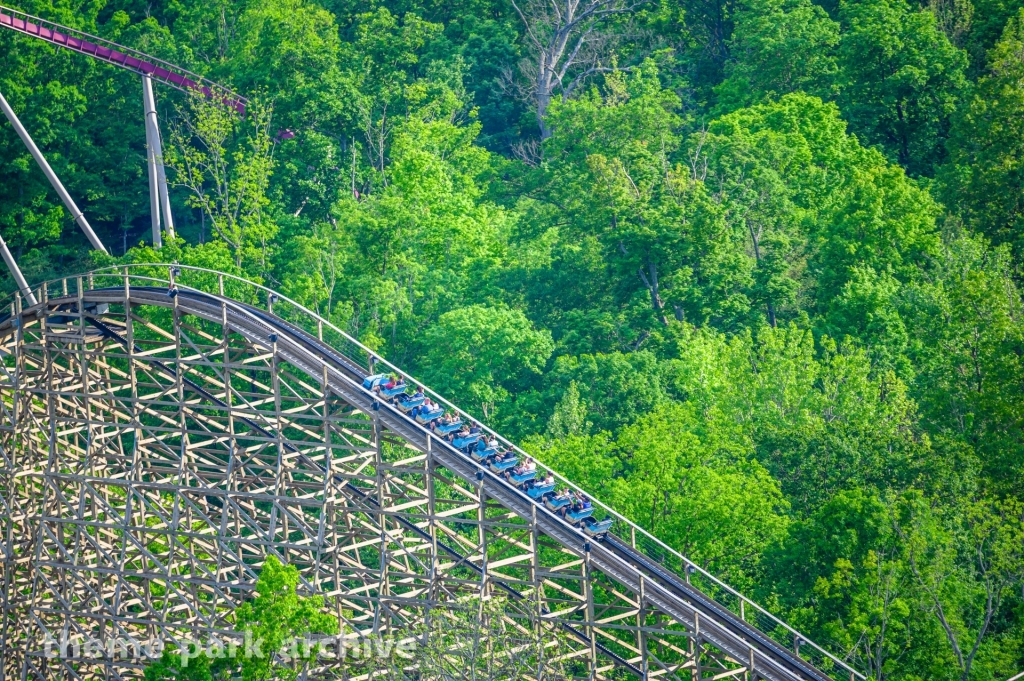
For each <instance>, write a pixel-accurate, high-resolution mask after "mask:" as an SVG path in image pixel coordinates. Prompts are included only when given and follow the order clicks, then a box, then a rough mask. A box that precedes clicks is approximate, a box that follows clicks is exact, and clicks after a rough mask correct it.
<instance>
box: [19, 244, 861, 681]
mask: <svg viewBox="0 0 1024 681" xmlns="http://www.w3.org/2000/svg"><path fill="white" fill-rule="evenodd" d="M143 268H151V269H152V268H157V269H160V268H164V269H167V270H168V272H169V275H168V278H167V279H158V278H156V277H154V276H151V275H149V274H139V275H132V274H130V272H129V270H130V269H143ZM175 270H177V271H179V272H180V271H181V270H189V271H193V272H200V273H203V274H208V275H213V276H215V277H217V280H218V282H219V286H220V288H221V290H223V282H224V279H230V280H233V281H235V282H238V283H240V284H243V285H245V286H249V287H252V288H254V289H256V290H258V291H262V292H263V293H265V294H266V295H267V296H268V300H272V301H274V302H273V303H271V305H273V304H277V303H278V302H283V303H286V304H288V305H291V306H293V307H294V308H296V309H297V310H299V311H300V312H302V313H303V314H304V315H307V316H308V317H310V318H312V321H314V322H316V324H317V326H318V327H319V326H320V325H326V326H327V327H329V328H330V329H332V330H333V331H334V332H336V333H338V334H340V335H341V336H342V337H343V338H344V339H345V340H346V342H348V343H351V344H352V345H354V346H355V347H356V348H358V349H360V350H362V351H363V352H365V353H366V355H367V357H368V358H369V357H372V358H373V359H374V363H375V364H384V365H385V366H387V367H389V368H391V369H392V370H394V371H395V372H396V373H399V374H401V375H402V376H404V377H405V378H406V379H407V381H408V382H410V383H414V384H416V385H417V386H420V387H422V388H423V389H424V390H425V391H426V392H429V393H430V394H431V395H432V396H433V397H435V398H436V399H437V400H438V401H439V402H441V403H443V404H445V405H446V406H448V407H450V408H451V409H452V410H453V411H455V412H456V413H458V414H459V415H460V416H462V417H464V418H466V419H469V420H470V421H476V422H478V423H479V422H480V419H479V418H477V417H475V416H473V415H472V414H469V413H468V412H465V411H463V410H462V409H460V408H459V407H458V406H457V405H455V404H453V403H451V402H450V401H449V400H447V399H446V398H445V397H444V396H443V395H441V394H440V393H437V392H436V391H434V390H432V389H431V388H429V387H428V386H426V385H425V384H424V383H422V382H420V381H419V380H418V379H416V378H414V377H413V376H411V375H409V374H408V373H407V372H406V371H404V370H403V369H400V368H399V367H397V366H395V365H394V364H392V363H391V362H388V361H387V360H386V359H384V358H383V357H381V356H380V355H379V354H378V353H377V352H375V351H373V350H371V349H370V348H368V347H366V346H365V345H363V344H362V343H361V342H360V341H359V340H357V339H355V338H353V337H352V336H351V335H349V334H348V333H347V332H345V331H343V330H342V329H340V328H338V327H337V326H335V325H334V324H333V323H332V322H331V321H330V320H328V319H324V318H323V317H321V316H320V315H319V314H318V313H316V312H314V311H312V310H310V309H309V308H307V307H305V306H304V305H302V304H301V303H298V302H296V301H294V300H292V299H291V298H289V297H288V296H285V295H283V294H281V293H278V292H277V291H275V290H273V289H271V288H269V287H267V286H264V285H262V284H258V283H256V282H254V281H251V280H249V279H245V278H244V277H240V276H237V275H234V274H229V273H225V272H218V271H216V270H211V269H208V268H205V267H195V266H192V265H178V264H174V263H132V264H127V265H109V266H106V267H101V268H99V269H96V270H92V271H91V272H87V273H84V274H79V275H70V276H66V277H60V278H57V279H53V280H50V281H48V282H45V283H43V284H39V285H38V286H37V290H38V292H39V293H38V295H37V298H39V300H40V301H43V300H44V298H45V297H46V296H44V295H43V290H44V287H48V286H49V285H50V284H54V283H58V282H66V281H68V280H70V279H78V278H80V277H86V276H88V277H90V278H91V277H95V276H118V277H129V278H131V277H134V278H135V279H140V280H143V281H150V282H153V283H159V284H165V285H170V286H178V287H180V288H185V289H190V290H193V291H197V292H199V293H209V291H203V290H202V289H194V288H191V287H188V286H183V285H182V284H181V283H180V282H178V281H177V276H176V275H175V273H174V272H175ZM90 282H91V279H90ZM90 286H92V284H91V283H90ZM217 295H221V291H217ZM11 297H18V298H20V292H17V291H15V292H14V293H13V294H7V296H5V297H4V298H0V305H3V304H4V301H5V300H6V299H8V298H11ZM43 304H45V303H43ZM350 359H355V358H350ZM368 368H369V367H368ZM481 425H482V427H483V429H484V430H486V431H487V432H488V433H490V434H491V435H493V436H494V437H496V438H497V439H498V440H499V441H501V442H503V443H504V444H505V445H507V446H509V447H511V448H512V449H513V450H515V451H516V452H518V453H520V454H521V455H523V456H531V457H533V458H535V459H537V457H536V456H534V455H533V454H529V453H528V452H526V451H524V450H523V449H521V448H520V447H519V446H518V445H516V444H515V443H514V442H511V441H509V440H508V439H506V438H505V437H503V436H502V435H501V434H500V433H497V432H496V431H494V430H493V429H491V428H490V427H488V426H487V425H486V424H481ZM538 462H539V463H543V462H540V461H539V459H538ZM545 468H547V469H548V470H550V471H551V472H552V474H553V475H554V477H555V478H556V479H557V480H558V481H559V482H561V483H562V484H564V485H566V486H567V487H569V488H571V489H573V490H575V491H577V492H581V493H585V491H584V490H583V489H581V488H580V487H579V486H577V485H576V484H574V483H573V482H572V481H570V480H568V479H566V478H565V477H564V476H562V475H561V474H560V473H558V472H557V471H555V470H554V469H552V468H551V467H550V466H545ZM588 496H590V498H591V501H592V502H593V504H594V506H597V507H600V508H601V509H602V510H604V511H605V512H606V513H607V514H608V515H610V516H611V517H612V518H614V519H615V521H616V522H618V523H622V524H623V525H625V526H626V527H627V528H628V529H629V534H630V537H629V539H630V543H631V545H632V547H633V548H635V549H637V550H640V551H641V552H643V553H644V554H645V555H647V553H646V551H645V550H644V548H643V547H641V546H637V542H636V536H637V535H640V536H642V537H643V538H645V539H646V540H648V541H650V542H653V543H654V544H655V545H656V546H657V547H659V548H660V549H662V550H664V551H665V552H666V553H667V554H669V555H671V556H674V557H675V558H676V559H678V560H679V561H680V563H681V564H682V565H683V567H684V572H685V573H687V574H686V579H689V577H690V575H692V574H699V575H700V576H701V577H703V578H705V579H707V580H708V581H709V582H710V583H711V584H713V585H714V586H716V587H717V588H719V589H722V590H723V591H725V592H726V593H728V594H729V595H731V596H733V597H735V598H736V599H737V600H738V601H739V602H740V603H741V612H740V613H738V614H740V615H741V616H743V615H744V611H745V606H748V607H750V608H753V609H754V611H755V612H756V613H757V614H759V615H761V616H762V617H765V618H767V620H768V622H770V623H771V624H772V625H773V626H776V627H781V628H782V629H784V630H785V631H786V632H788V633H789V634H790V635H791V636H792V637H793V641H794V645H795V647H796V648H798V649H799V650H798V652H802V651H804V648H805V647H810V648H812V649H814V650H815V651H817V652H818V653H820V654H821V655H822V656H824V657H825V658H827V659H828V660H829V661H831V662H832V663H833V664H835V665H836V666H838V667H839V668H841V669H842V670H843V671H845V672H847V673H848V674H849V678H850V679H851V681H853V680H859V681H865V680H866V678H867V677H865V676H864V675H863V674H861V673H860V672H858V671H857V670H856V669H854V668H853V667H851V666H850V665H849V664H847V663H846V662H844V661H843V660H841V659H839V658H838V657H836V656H835V655H833V654H832V653H830V652H829V651H827V650H825V649H824V648H822V647H821V646H819V645H818V644H817V643H815V642H814V641H812V640H810V639H809V638H808V637H807V636H805V635H803V634H801V633H800V632H799V631H797V630H796V629H794V628H793V627H791V626H790V625H789V624H787V623H786V622H784V621H783V620H781V619H780V618H778V617H777V616H775V615H773V614H772V613H771V612H769V611H768V610H767V609H765V608H764V607H762V606H761V605H759V604H758V603H756V602H755V601H753V600H751V599H750V598H747V597H746V596H744V595H743V594H742V593H740V592H739V591H737V590H736V589H734V588H732V587H731V586H729V585H728V584H726V583H725V582H723V581H721V580H720V579H718V578H717V577H715V576H714V575H713V574H711V573H710V572H708V571H707V570H705V569H704V568H702V567H701V566H700V565H698V564H696V563H694V562H693V561H691V560H690V559H689V558H687V557H686V556H684V555H683V554H682V553H680V552H679V551H677V550H675V549H673V548H672V547H670V546H669V545H668V544H666V543H664V542H663V541H661V540H660V539H658V538H657V537H655V536H654V535H653V534H651V533H650V532H648V531H647V530H645V529H644V528H643V527H641V526H639V525H637V524H636V523H635V522H633V521H631V520H629V519H628V518H626V517H625V516H623V515H621V514H620V513H618V512H617V511H615V509H613V508H611V507H610V506H607V505H606V504H604V503H602V502H601V501H600V500H598V499H595V498H593V496H591V495H588ZM648 557H649V558H651V559H652V560H655V561H656V562H658V563H661V562H662V561H660V560H658V559H657V558H655V557H653V556H648ZM709 595H711V594H709ZM716 600H717V599H716ZM766 633H769V634H770V631H766Z"/></svg>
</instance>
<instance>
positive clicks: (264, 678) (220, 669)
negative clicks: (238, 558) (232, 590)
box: [145, 556, 338, 681]
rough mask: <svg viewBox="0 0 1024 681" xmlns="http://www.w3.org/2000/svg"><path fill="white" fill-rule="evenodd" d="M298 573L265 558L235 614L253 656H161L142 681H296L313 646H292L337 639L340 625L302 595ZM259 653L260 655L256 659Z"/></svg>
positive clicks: (314, 598) (318, 601)
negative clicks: (250, 594)
mask: <svg viewBox="0 0 1024 681" xmlns="http://www.w3.org/2000/svg"><path fill="white" fill-rule="evenodd" d="M298 584H299V571H298V570H297V569H296V568H295V566H294V565H284V564H282V563H281V561H279V560H278V559H277V558H275V557H274V556H267V559H266V561H265V562H264V563H263V567H262V568H261V569H260V577H259V579H258V580H257V582H256V596H255V597H254V598H253V599H252V600H249V601H246V602H244V603H242V604H241V605H240V606H239V607H238V609H237V610H236V611H235V628H236V630H237V631H238V632H239V633H244V634H245V635H246V636H248V637H249V638H250V640H251V641H253V642H256V643H257V645H256V646H254V647H253V650H252V651H251V652H253V654H251V655H237V656H235V657H230V656H227V655H222V656H215V657H212V658H211V657H209V656H208V655H207V652H203V653H201V654H200V655H198V656H197V657H195V658H192V659H188V660H183V658H182V656H181V655H180V654H179V652H178V651H173V650H167V651H164V653H163V656H162V657H161V659H160V660H158V661H157V662H154V663H152V664H150V665H149V666H148V667H147V668H146V671H145V678H146V681H171V680H176V681H177V680H180V681H186V680H187V681H213V679H222V678H236V677H237V678H241V679H244V681H270V679H280V680H281V681H294V680H295V679H297V678H299V676H300V674H301V675H303V676H304V675H305V670H306V667H307V665H308V663H309V662H310V661H312V660H313V656H314V655H315V654H316V650H317V649H316V647H313V646H310V647H306V646H302V645H295V644H294V642H295V641H297V640H306V639H308V638H309V637H310V636H311V635H312V634H337V633H338V622H337V621H336V620H335V619H334V618H333V617H331V616H330V615H327V614H325V613H323V612H322V610H323V605H324V604H323V597H322V596H300V595H298V592H297V587H298ZM256 648H259V651H260V654H256V653H255V651H256Z"/></svg>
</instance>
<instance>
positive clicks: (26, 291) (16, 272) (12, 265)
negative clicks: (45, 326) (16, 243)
mask: <svg viewBox="0 0 1024 681" xmlns="http://www.w3.org/2000/svg"><path fill="white" fill-rule="evenodd" d="M2 97H3V95H0V98H2ZM0 253H2V254H3V257H4V262H5V263H7V269H9V270H10V271H11V276H12V277H14V283H15V284H17V285H18V290H20V291H21V294H22V295H23V296H25V300H27V301H28V303H29V305H35V304H36V297H35V295H34V294H33V293H32V289H30V288H29V287H28V282H27V281H25V275H23V274H22V273H21V268H20V267H18V263H17V261H16V260H15V259H14V255H13V254H12V253H11V249H9V248H8V247H7V242H6V241H4V238H3V237H2V236H0Z"/></svg>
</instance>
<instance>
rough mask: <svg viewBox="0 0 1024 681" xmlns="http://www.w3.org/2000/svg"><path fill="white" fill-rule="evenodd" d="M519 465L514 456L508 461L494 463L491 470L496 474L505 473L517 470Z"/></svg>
mask: <svg viewBox="0 0 1024 681" xmlns="http://www.w3.org/2000/svg"><path fill="white" fill-rule="evenodd" d="M517 463H519V459H517V458H516V457H514V456H513V457H512V458H511V459H508V460H507V461H495V462H494V463H492V464H491V470H492V471H494V472H495V473H504V472H505V471H507V470H508V469H510V468H515V465H516V464H517Z"/></svg>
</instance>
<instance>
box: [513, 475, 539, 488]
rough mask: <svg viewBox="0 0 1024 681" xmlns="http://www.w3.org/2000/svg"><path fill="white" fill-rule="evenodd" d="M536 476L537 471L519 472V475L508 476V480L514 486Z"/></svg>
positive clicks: (521, 484)
mask: <svg viewBox="0 0 1024 681" xmlns="http://www.w3.org/2000/svg"><path fill="white" fill-rule="evenodd" d="M536 477H537V471H529V472H528V473H520V474H519V475H513V476H511V477H510V478H509V482H511V483H512V484H513V485H515V486H516V487H522V486H523V485H524V484H526V483H527V482H528V481H530V480H533V479H534V478H536Z"/></svg>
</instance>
